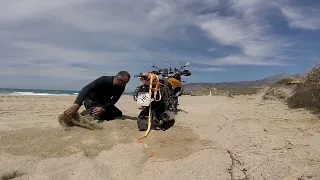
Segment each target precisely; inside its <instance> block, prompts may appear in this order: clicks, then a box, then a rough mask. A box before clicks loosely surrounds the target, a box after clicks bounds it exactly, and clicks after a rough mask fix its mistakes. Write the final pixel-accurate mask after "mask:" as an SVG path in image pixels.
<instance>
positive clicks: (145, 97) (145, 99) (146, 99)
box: [137, 92, 152, 107]
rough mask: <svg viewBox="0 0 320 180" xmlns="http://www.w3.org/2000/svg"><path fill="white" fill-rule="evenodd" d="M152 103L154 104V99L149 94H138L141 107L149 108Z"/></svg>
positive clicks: (138, 102) (138, 103)
mask: <svg viewBox="0 0 320 180" xmlns="http://www.w3.org/2000/svg"><path fill="white" fill-rule="evenodd" d="M151 102H152V99H151V96H150V94H149V92H138V97H137V105H138V106H140V107H142V106H149V105H150V103H151Z"/></svg>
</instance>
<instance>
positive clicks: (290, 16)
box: [281, 6, 320, 30]
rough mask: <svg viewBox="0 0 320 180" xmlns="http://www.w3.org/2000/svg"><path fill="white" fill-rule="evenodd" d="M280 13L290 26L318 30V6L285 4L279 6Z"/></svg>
mask: <svg viewBox="0 0 320 180" xmlns="http://www.w3.org/2000/svg"><path fill="white" fill-rule="evenodd" d="M281 12H282V14H283V15H284V16H285V17H286V19H287V20H288V21H289V23H288V24H289V26H290V27H292V28H299V29H306V30H319V29H320V21H319V19H320V10H319V8H307V7H304V8H303V7H294V6H286V7H282V8H281Z"/></svg>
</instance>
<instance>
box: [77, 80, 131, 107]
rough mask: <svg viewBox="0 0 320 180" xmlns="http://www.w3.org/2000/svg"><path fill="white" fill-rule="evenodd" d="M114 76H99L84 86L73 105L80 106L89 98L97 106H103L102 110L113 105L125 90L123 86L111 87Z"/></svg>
mask: <svg viewBox="0 0 320 180" xmlns="http://www.w3.org/2000/svg"><path fill="white" fill-rule="evenodd" d="M113 79H114V76H101V77H99V78H98V79H96V80H94V81H92V82H91V83H89V84H88V85H86V86H85V87H84V88H82V90H81V91H80V92H79V94H78V96H77V98H76V100H75V102H74V103H76V104H79V105H82V102H83V101H84V100H85V99H86V98H89V99H91V100H92V101H96V102H98V103H99V104H103V106H102V107H103V108H106V107H108V106H110V105H114V104H115V103H116V102H117V101H118V100H119V98H120V97H121V95H122V93H123V92H124V90H125V86H115V85H113Z"/></svg>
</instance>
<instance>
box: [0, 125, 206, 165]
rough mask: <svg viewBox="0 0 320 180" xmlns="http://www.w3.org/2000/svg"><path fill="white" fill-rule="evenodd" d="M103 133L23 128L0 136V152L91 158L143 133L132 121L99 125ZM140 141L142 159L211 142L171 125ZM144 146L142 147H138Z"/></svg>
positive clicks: (180, 153)
mask: <svg viewBox="0 0 320 180" xmlns="http://www.w3.org/2000/svg"><path fill="white" fill-rule="evenodd" d="M102 126H103V130H95V131H92V130H86V129H83V128H78V127H73V128H72V129H71V130H70V131H64V130H63V129H62V128H46V129H37V128H27V129H21V130H16V131H9V132H1V133H0V151H2V152H5V153H9V154H14V155H32V156H38V157H42V158H50V157H63V156H69V155H72V154H75V153H78V152H84V154H85V156H86V157H88V158H94V157H95V156H97V155H98V154H99V153H100V152H101V151H104V150H109V149H111V148H112V147H113V146H115V145H117V144H128V143H136V142H137V141H136V140H137V138H139V137H141V136H143V134H144V133H145V132H143V133H142V132H139V131H138V128H137V124H136V122H132V121H112V122H107V123H102ZM143 142H144V143H145V144H146V145H147V147H146V148H144V152H142V153H145V156H146V157H148V158H149V157H150V155H151V154H152V153H154V154H153V155H154V156H153V157H152V158H156V159H158V158H160V159H165V160H176V159H179V158H183V157H186V156H188V155H190V154H192V153H194V152H196V151H199V150H201V149H204V148H208V147H209V148H210V145H211V144H212V142H210V141H203V140H200V137H199V136H198V135H196V134H195V133H194V132H193V131H192V129H191V128H186V127H180V126H174V127H172V128H171V129H169V130H167V131H151V133H150V134H149V136H147V137H146V138H145V139H144V140H143ZM141 145H142V146H144V144H141Z"/></svg>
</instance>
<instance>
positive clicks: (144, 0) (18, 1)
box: [0, 0, 320, 91]
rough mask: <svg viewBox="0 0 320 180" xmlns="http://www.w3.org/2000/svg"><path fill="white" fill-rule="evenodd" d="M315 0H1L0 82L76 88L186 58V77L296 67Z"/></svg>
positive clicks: (316, 55)
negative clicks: (119, 74) (187, 70)
mask: <svg viewBox="0 0 320 180" xmlns="http://www.w3.org/2000/svg"><path fill="white" fill-rule="evenodd" d="M319 19H320V1H319V0H313V1H312V0H304V1H298V0H290V1H289V0H269V1H265V0H175V1H171V0H135V1H132V0H117V1H115V0H113V1H111V0H54V1H43V0H15V1H13V0H0V64H1V66H0V87H1V88H36V89H61V90H80V89H81V88H82V87H83V86H85V85H86V84H87V83H89V82H91V81H93V80H95V79H96V78H98V77H100V76H103V75H115V74H116V73H117V72H119V71H122V70H126V71H128V72H130V74H131V75H132V79H131V81H130V82H129V84H128V86H127V89H126V91H131V90H132V89H133V88H134V87H136V86H137V85H139V81H138V80H137V79H136V78H134V77H133V76H134V75H135V74H138V73H140V72H142V71H151V70H153V69H152V68H151V67H150V66H149V65H148V63H149V62H151V63H153V64H155V65H157V66H160V67H164V66H173V67H180V66H181V65H183V64H184V63H185V62H187V61H190V62H191V65H190V66H189V67H188V68H189V70H190V71H191V72H192V76H190V77H185V78H184V80H186V83H188V82H189V83H190V82H223V81H238V80H255V79H261V78H265V77H268V76H272V75H276V74H281V73H288V74H295V73H305V72H307V71H308V70H309V69H310V68H311V67H312V66H314V65H316V64H318V62H319V60H320V20H319Z"/></svg>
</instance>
